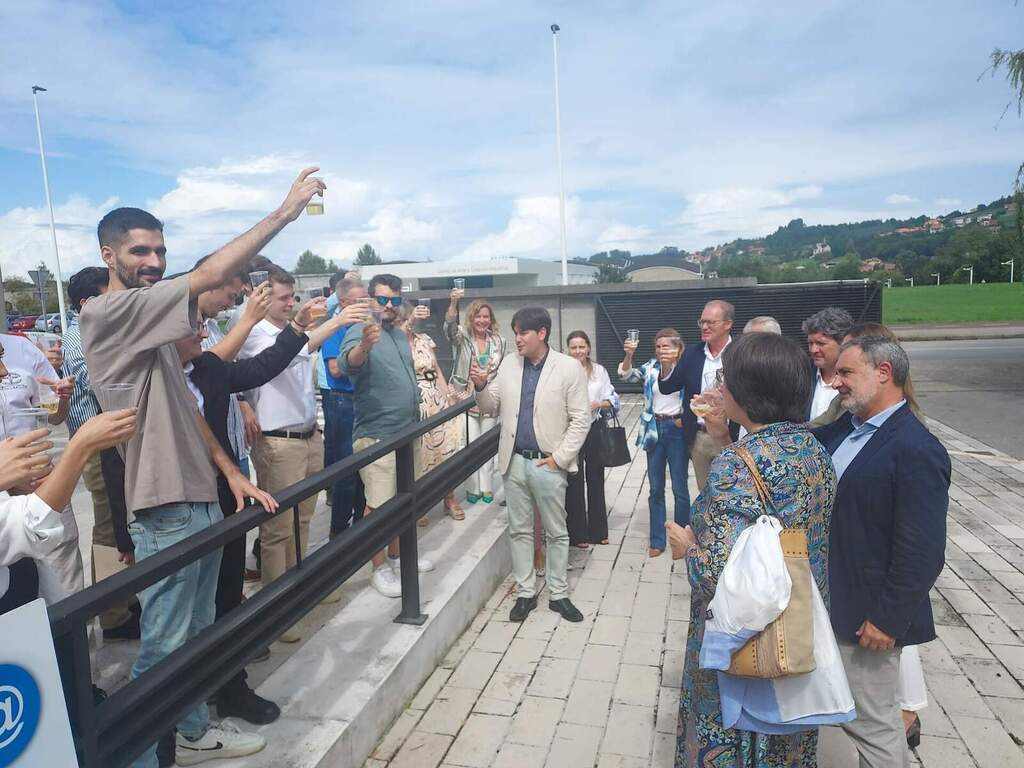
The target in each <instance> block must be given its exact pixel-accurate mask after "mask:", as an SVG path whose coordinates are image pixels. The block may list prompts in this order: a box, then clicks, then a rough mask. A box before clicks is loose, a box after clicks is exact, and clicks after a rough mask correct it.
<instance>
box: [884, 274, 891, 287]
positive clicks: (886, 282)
mask: <svg viewBox="0 0 1024 768" xmlns="http://www.w3.org/2000/svg"><path fill="white" fill-rule="evenodd" d="M885 287H886V288H892V278H891V277H887V278H885Z"/></svg>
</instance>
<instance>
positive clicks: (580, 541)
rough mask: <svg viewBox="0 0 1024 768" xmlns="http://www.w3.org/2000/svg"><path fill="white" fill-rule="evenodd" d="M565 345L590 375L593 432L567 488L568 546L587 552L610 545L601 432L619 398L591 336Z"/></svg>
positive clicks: (574, 337)
mask: <svg viewBox="0 0 1024 768" xmlns="http://www.w3.org/2000/svg"><path fill="white" fill-rule="evenodd" d="M566 344H567V345H568V348H569V354H570V355H571V356H572V357H575V358H576V359H577V360H579V361H580V365H582V366H583V370H584V371H586V373H587V392H588V396H589V399H590V432H589V433H588V434H587V441H586V442H585V443H584V444H583V449H582V450H581V451H580V453H579V458H578V459H577V463H578V464H579V469H578V471H577V472H576V474H575V475H570V476H569V485H568V487H567V488H566V489H565V511H566V514H567V515H568V527H569V544H570V545H572V546H576V547H579V548H580V549H586V548H587V547H588V546H589V545H591V544H607V543H608V508H607V507H606V506H605V501H604V463H603V462H602V461H601V451H600V448H601V446H600V429H601V428H602V426H603V423H602V421H601V419H602V418H603V413H604V412H608V413H611V414H613V415H614V414H617V413H618V412H619V396H618V395H617V394H616V392H615V388H614V387H613V386H612V380H611V378H610V377H609V376H608V371H607V370H605V367H604V366H603V365H601V364H600V363H595V362H594V361H593V360H591V359H590V337H589V336H587V334H586V332H584V331H573V332H572V333H570V334H569V336H568V338H567V339H566ZM584 486H585V487H586V489H585V492H584Z"/></svg>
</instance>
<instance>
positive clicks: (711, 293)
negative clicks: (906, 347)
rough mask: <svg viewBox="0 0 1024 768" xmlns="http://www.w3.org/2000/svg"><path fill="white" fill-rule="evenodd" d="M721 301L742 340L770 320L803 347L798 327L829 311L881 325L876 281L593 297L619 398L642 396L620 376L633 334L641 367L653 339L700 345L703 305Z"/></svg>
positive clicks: (602, 355) (600, 356)
mask: <svg viewBox="0 0 1024 768" xmlns="http://www.w3.org/2000/svg"><path fill="white" fill-rule="evenodd" d="M712 299H723V300H725V301H728V302H729V303H731V304H732V305H733V306H734V307H736V321H735V323H734V324H733V335H734V336H738V335H739V334H740V333H741V332H742V331H743V326H744V325H745V324H746V322H747V321H748V320H750V319H751V318H752V317H757V316H759V315H771V316H772V317H774V318H775V319H776V320H778V321H779V324H780V325H781V326H782V332H783V334H784V335H786V336H788V337H790V338H792V339H794V340H795V341H798V342H800V343H801V344H803V343H804V342H805V341H806V340H805V338H804V335H803V333H802V332H801V330H800V325H801V323H803V321H804V320H805V319H806V318H807V317H809V316H810V315H812V314H814V313H815V312H817V311H818V310H819V309H824V308H825V307H842V308H843V309H845V310H847V311H848V312H849V313H850V314H851V315H853V318H854V320H856V321H857V322H881V320H882V290H881V285H880V284H879V283H876V282H873V281H836V282H827V283H790V284H780V285H753V286H742V287H729V288H723V287H719V288H707V289H699V288H698V289H688V290H675V291H673V290H667V291H655V292H649V293H647V292H645V293H636V294H630V293H618V294H606V295H603V296H595V297H594V312H595V315H596V318H595V319H596V326H597V350H596V352H597V360H598V362H600V363H601V364H602V365H603V366H604V367H605V368H607V369H608V373H609V375H610V376H611V378H612V383H613V384H614V385H615V388H616V390H618V391H619V392H639V391H640V389H641V388H640V386H638V385H635V384H625V383H623V382H622V381H621V380H620V379H619V377H618V374H617V373H616V371H617V369H618V365H619V363H620V362H621V361H622V342H623V341H624V340H625V337H626V330H627V329H629V328H639V329H640V347H639V349H638V350H637V354H636V357H635V358H634V360H635V361H636V362H637V363H642V362H645V361H647V360H649V359H650V358H651V357H652V356H653V355H654V334H655V333H656V332H657V331H658V330H659V329H661V328H665V327H672V328H675V329H676V330H678V331H679V332H680V334H681V335H682V337H683V341H684V342H685V343H687V344H692V343H694V342H697V341H700V331H699V330H698V328H697V321H698V319H700V313H701V310H702V309H703V308H704V305H705V304H706V303H707V302H708V301H711V300H712Z"/></svg>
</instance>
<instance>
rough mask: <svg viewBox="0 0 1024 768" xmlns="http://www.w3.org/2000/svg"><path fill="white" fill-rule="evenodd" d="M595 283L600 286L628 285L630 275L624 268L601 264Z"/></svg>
mask: <svg viewBox="0 0 1024 768" xmlns="http://www.w3.org/2000/svg"><path fill="white" fill-rule="evenodd" d="M594 282H595V283H599V284H605V283H628V282H629V275H627V274H626V270H624V269H623V268H622V267H616V266H615V265H614V264H599V265H598V267H597V276H596V277H595V279H594Z"/></svg>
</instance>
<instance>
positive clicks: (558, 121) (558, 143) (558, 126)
mask: <svg viewBox="0 0 1024 768" xmlns="http://www.w3.org/2000/svg"><path fill="white" fill-rule="evenodd" d="M560 29H561V27H559V26H558V25H557V24H552V25H551V44H552V46H553V50H554V56H555V153H556V155H557V157H558V218H559V221H560V223H561V225H562V285H568V284H569V261H568V257H567V256H566V244H565V176H564V174H563V172H562V114H561V108H560V106H559V103H558V101H559V99H558V31H559V30H560Z"/></svg>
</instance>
